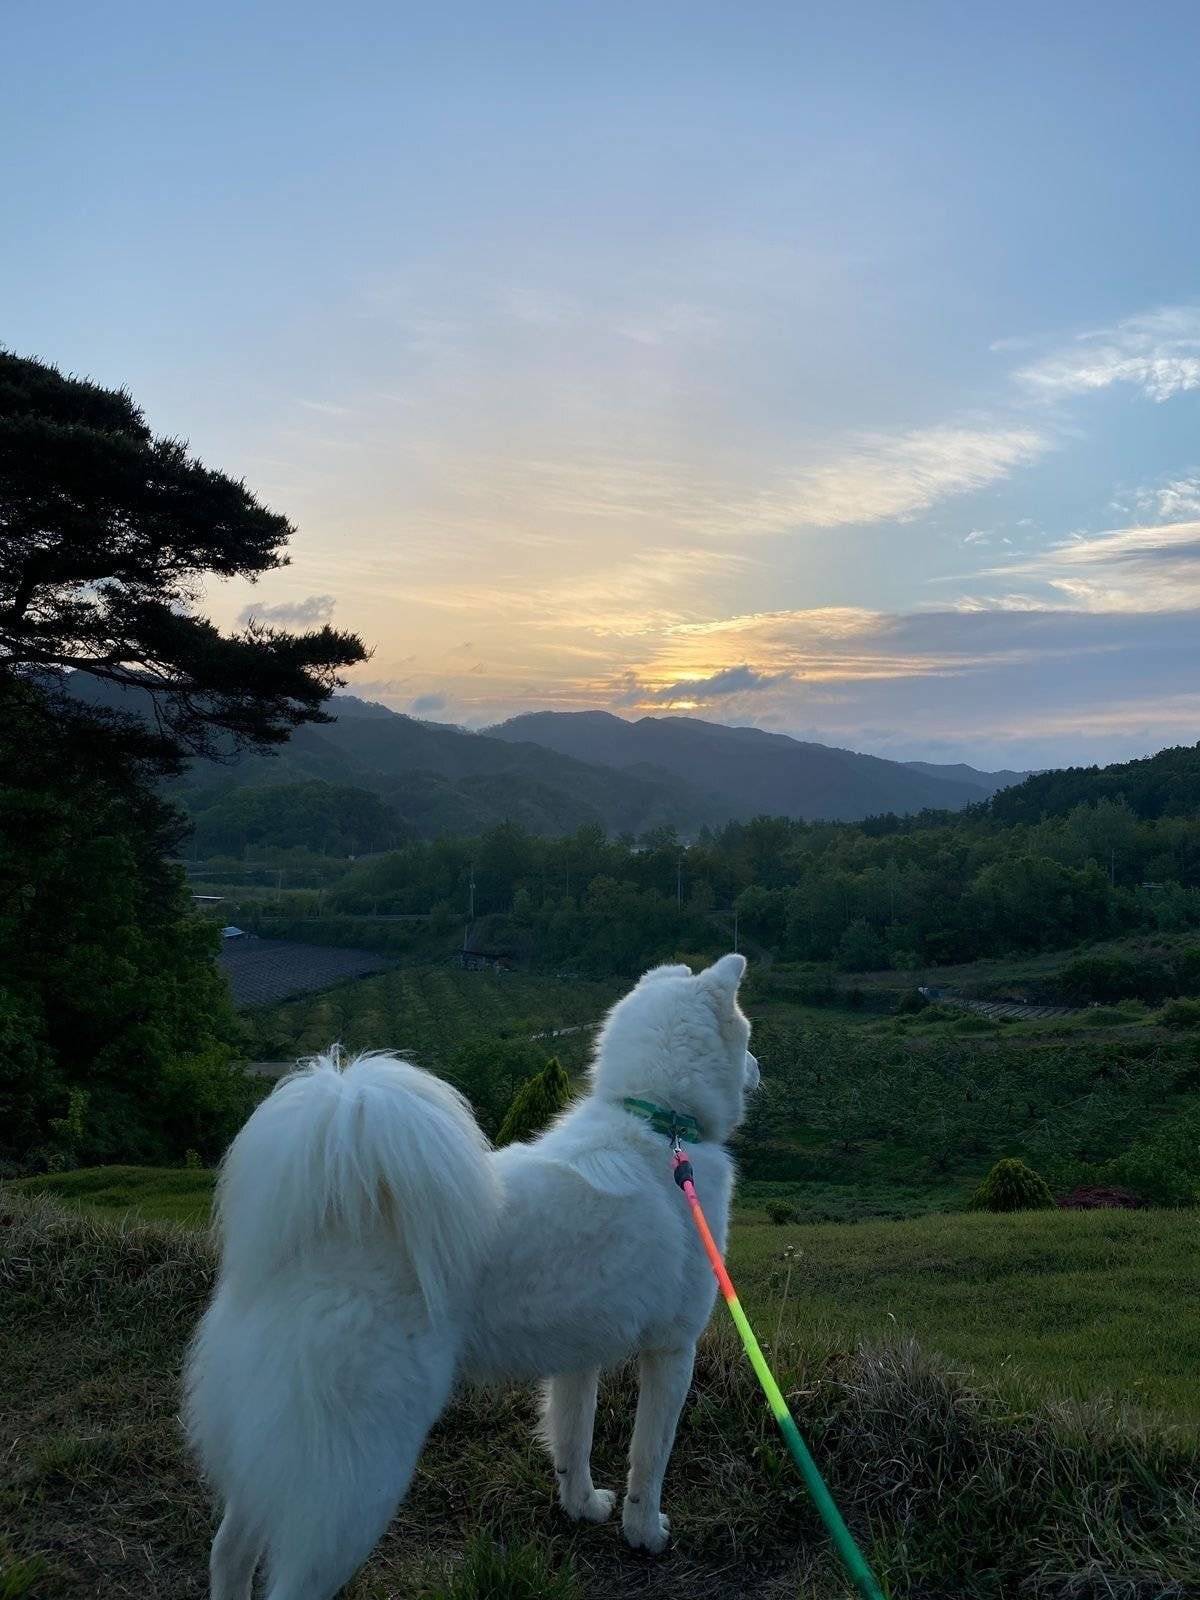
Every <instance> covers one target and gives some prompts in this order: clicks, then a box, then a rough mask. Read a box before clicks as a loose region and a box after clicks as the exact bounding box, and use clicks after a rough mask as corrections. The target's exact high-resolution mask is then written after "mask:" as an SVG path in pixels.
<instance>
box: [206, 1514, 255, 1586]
mask: <svg viewBox="0 0 1200 1600" xmlns="http://www.w3.org/2000/svg"><path fill="white" fill-rule="evenodd" d="M262 1549H263V1541H262V1539H261V1538H260V1537H259V1535H258V1533H257V1532H256V1531H255V1529H254V1528H253V1527H252V1526H251V1524H250V1523H249V1522H248V1521H247V1520H246V1518H245V1517H244V1516H243V1515H242V1513H241V1512H240V1511H239V1510H238V1508H237V1506H236V1505H233V1504H232V1503H231V1504H229V1505H227V1506H226V1507H225V1515H224V1516H223V1517H222V1518H221V1526H220V1527H219V1528H218V1529H217V1536H216V1538H215V1539H214V1540H213V1546H212V1554H211V1556H210V1557H209V1563H208V1571H209V1582H210V1588H209V1595H210V1596H211V1600H250V1589H251V1585H252V1584H253V1582H254V1569H255V1567H257V1565H258V1559H259V1557H260V1556H261V1555H262Z"/></svg>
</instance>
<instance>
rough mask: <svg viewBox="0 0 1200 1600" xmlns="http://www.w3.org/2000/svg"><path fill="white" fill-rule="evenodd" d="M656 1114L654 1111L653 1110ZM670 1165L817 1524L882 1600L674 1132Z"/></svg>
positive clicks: (860, 1581)
mask: <svg viewBox="0 0 1200 1600" xmlns="http://www.w3.org/2000/svg"><path fill="white" fill-rule="evenodd" d="M655 1109H658V1108H657V1107H656V1108H655ZM671 1152H672V1153H671V1166H672V1168H673V1169H674V1172H675V1182H676V1183H677V1184H678V1185H679V1187H680V1188H681V1189H682V1190H683V1193H684V1195H685V1197H686V1199H687V1203H688V1205H689V1206H690V1207H691V1212H692V1221H693V1222H694V1223H695V1224H696V1231H697V1232H698V1233H699V1235H700V1241H701V1243H702V1244H703V1246H704V1251H705V1254H706V1255H707V1256H708V1264H709V1266H710V1267H711V1268H712V1269H713V1275H714V1276H715V1278H716V1280H717V1283H718V1284H719V1285H720V1289H721V1293H722V1295H723V1296H724V1298H725V1304H726V1305H727V1306H728V1307H729V1315H730V1316H731V1317H732V1318H733V1322H734V1326H735V1327H736V1328H737V1331H738V1332H739V1333H740V1334H741V1336H742V1343H743V1344H744V1345H745V1347H746V1354H747V1355H748V1356H749V1357H750V1365H751V1366H752V1367H753V1368H754V1374H755V1376H756V1377H757V1379H758V1381H759V1383H760V1384H762V1388H763V1393H764V1394H765V1395H766V1397H767V1403H768V1405H769V1406H770V1407H771V1412H772V1415H773V1416H774V1418H775V1421H776V1422H777V1423H778V1424H779V1431H780V1433H782V1434H783V1438H784V1443H785V1444H786V1445H787V1447H788V1450H789V1451H790V1453H791V1457H792V1460H793V1461H794V1462H795V1463H796V1465H797V1466H798V1467H799V1469H800V1476H801V1477H802V1478H803V1479H804V1483H805V1486H806V1488H807V1489H808V1492H809V1494H810V1495H811V1496H812V1501H813V1504H814V1505H815V1506H816V1508H817V1510H818V1511H819V1512H820V1514H821V1520H822V1522H823V1523H824V1524H825V1526H826V1528H827V1529H828V1530H829V1536H830V1538H831V1539H832V1540H833V1543H834V1547H835V1548H836V1550H837V1553H838V1555H839V1556H840V1557H841V1559H842V1565H843V1566H844V1567H845V1569H846V1572H847V1574H848V1575H849V1577H850V1581H851V1583H853V1585H854V1587H855V1589H857V1591H858V1593H859V1594H860V1595H861V1596H862V1600H884V1594H883V1590H882V1589H881V1588H880V1587H879V1580H878V1579H877V1578H876V1576H875V1574H874V1573H873V1572H872V1571H871V1568H870V1567H869V1566H868V1565H867V1559H866V1557H865V1556H864V1555H863V1553H862V1551H861V1550H860V1549H859V1548H858V1545H857V1544H856V1543H855V1541H854V1535H853V1534H852V1533H851V1532H850V1529H849V1528H848V1527H847V1526H846V1524H845V1521H844V1520H843V1518H842V1514H841V1512H840V1511H839V1510H838V1508H837V1502H836V1501H835V1500H834V1498H833V1496H832V1495H831V1494H830V1492H829V1486H828V1485H827V1484H826V1482H825V1480H824V1478H823V1477H822V1476H821V1473H820V1470H819V1469H818V1467H817V1464H816V1462H815V1461H814V1460H813V1458H812V1456H811V1454H810V1453H809V1449H808V1446H807V1445H806V1444H805V1442H804V1438H803V1436H802V1435H801V1432H800V1429H799V1428H798V1427H797V1426H796V1419H795V1418H794V1417H793V1416H792V1413H791V1412H790V1411H789V1409H788V1403H787V1401H786V1400H785V1399H784V1397H783V1391H782V1390H781V1389H780V1387H779V1385H778V1384H777V1383H776V1381H775V1374H774V1373H773V1372H772V1371H771V1369H770V1367H769V1366H768V1365H767V1358H766V1356H764V1355H763V1353H762V1348H761V1346H760V1345H759V1342H758V1340H757V1339H756V1338H755V1337H754V1329H753V1328H752V1327H751V1326H750V1323H749V1321H748V1320H747V1317H746V1313H745V1312H744V1311H743V1310H742V1304H741V1301H740V1300H739V1299H738V1296H737V1290H736V1289H735V1288H734V1286H733V1279H732V1278H731V1277H730V1276H729V1272H728V1270H727V1269H726V1266H725V1261H724V1258H723V1257H722V1255H721V1252H720V1250H718V1249H717V1241H716V1240H715V1239H714V1238H713V1236H712V1233H711V1231H710V1229H709V1226H708V1221H707V1219H706V1218H705V1215H704V1212H703V1211H702V1210H701V1209H700V1201H699V1199H698V1198H697V1195H696V1185H695V1182H694V1181H693V1178H692V1163H691V1162H690V1161H689V1160H688V1158H687V1154H686V1152H685V1151H684V1148H683V1146H682V1144H681V1143H680V1142H679V1135H678V1133H676V1134H673V1135H672V1137H671Z"/></svg>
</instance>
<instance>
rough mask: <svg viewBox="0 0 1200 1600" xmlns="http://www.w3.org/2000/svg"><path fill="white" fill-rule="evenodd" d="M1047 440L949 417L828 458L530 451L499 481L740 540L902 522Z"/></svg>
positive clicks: (1041, 449) (608, 515) (838, 445)
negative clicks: (720, 464) (673, 457)
mask: <svg viewBox="0 0 1200 1600" xmlns="http://www.w3.org/2000/svg"><path fill="white" fill-rule="evenodd" d="M1050 448H1051V439H1050V437H1049V435H1048V434H1046V433H1045V432H1044V431H1042V430H1040V429H1038V428H1035V427H1033V426H1032V425H1028V426H1026V425H1021V426H1016V427H1001V426H996V427H985V426H979V427H960V426H954V425H946V426H940V427H932V428H923V429H911V430H909V431H907V432H903V433H897V434H885V433H867V434H858V435H854V436H852V437H850V438H846V439H843V440H841V441H838V442H835V443H833V444H832V445H831V446H830V447H829V449H828V451H827V453H826V455H825V458H824V459H823V460H822V459H818V460H813V461H809V462H806V463H800V464H797V465H795V466H784V465H780V464H774V465H771V466H769V467H762V466H760V465H755V466H751V465H750V464H749V463H747V464H746V465H745V466H741V467H739V466H738V465H737V464H736V463H731V464H729V465H728V466H727V467H726V468H725V470H724V471H723V472H720V473H717V472H714V471H713V469H712V468H711V467H707V466H705V467H701V466H695V465H692V464H690V463H683V462H670V461H661V460H660V461H650V460H642V461H637V460H632V459H630V458H629V456H628V455H623V456H595V457H591V458H576V459H573V460H564V459H560V460H540V461H538V460H534V461H528V460H526V461H521V462H517V463H508V464H506V465H505V467H504V470H503V475H502V482H501V485H500V488H501V493H502V494H503V495H505V497H506V498H511V499H512V500H514V501H516V500H517V499H520V500H521V501H523V502H524V503H526V504H528V503H529V502H530V501H531V500H532V501H533V502H534V503H535V505H536V507H537V510H538V511H539V512H540V513H541V514H543V515H544V514H551V515H554V516H558V517H564V518H566V517H569V518H589V519H591V518H599V519H603V520H606V521H623V522H631V521H639V520H640V521H649V522H654V523H656V524H657V525H658V526H659V527H662V526H664V525H666V526H672V525H673V526H674V527H675V528H676V529H681V530H685V531H687V532H690V533H692V534H706V535H709V536H714V537H715V536H720V537H731V538H732V537H737V536H739V535H769V534H780V533H786V532H788V531H789V530H792V529H799V528H836V527H845V526H849V525H852V524H869V523H878V522H886V521H905V520H907V519H909V518H912V517H914V516H916V515H918V514H919V513H920V512H923V511H928V510H929V509H930V508H931V507H933V506H935V505H937V504H939V503H940V502H942V501H943V500H946V499H949V498H951V497H953V496H955V495H962V494H969V493H971V492H972V491H975V490H978V489H983V488H986V487H987V486H988V485H989V484H993V483H997V482H999V481H1000V480H1001V479H1003V478H1005V477H1007V476H1008V475H1009V474H1010V473H1012V472H1013V471H1015V470H1016V469H1017V468H1018V467H1021V466H1024V465H1026V464H1028V463H1030V462H1032V461H1035V460H1037V458H1038V457H1039V456H1041V455H1042V454H1044V453H1045V452H1046V451H1047V450H1049V449H1050ZM505 483H507V490H506V489H505Z"/></svg>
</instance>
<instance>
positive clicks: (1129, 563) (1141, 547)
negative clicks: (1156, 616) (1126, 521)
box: [983, 520, 1200, 613]
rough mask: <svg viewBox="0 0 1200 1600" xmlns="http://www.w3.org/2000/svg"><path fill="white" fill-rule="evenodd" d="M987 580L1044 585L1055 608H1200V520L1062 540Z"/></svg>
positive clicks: (998, 570)
mask: <svg viewBox="0 0 1200 1600" xmlns="http://www.w3.org/2000/svg"><path fill="white" fill-rule="evenodd" d="M983 575H984V576H987V577H1000V578H1003V579H1004V580H1005V582H1009V581H1011V579H1012V578H1013V577H1016V576H1020V577H1023V578H1027V579H1034V580H1035V581H1038V582H1041V583H1044V584H1045V585H1046V586H1047V588H1048V589H1049V590H1050V591H1051V593H1052V594H1053V595H1054V596H1056V597H1057V598H1056V600H1055V601H1054V602H1052V603H1055V604H1058V605H1060V606H1061V605H1063V604H1066V605H1071V606H1077V607H1079V608H1080V609H1082V610H1087V611H1119V612H1143V613H1157V612H1178V611H1185V610H1190V609H1191V608H1192V607H1194V606H1197V605H1200V520H1191V521H1187V522H1173V523H1165V524H1159V525H1156V526H1153V527H1132V528H1115V529H1111V530H1109V531H1107V532H1105V533H1099V534H1094V535H1090V536H1087V537H1079V538H1073V539H1065V540H1061V541H1060V542H1058V543H1057V544H1053V545H1051V546H1050V547H1049V548H1048V549H1046V550H1043V551H1041V552H1039V553H1038V554H1036V555H1034V556H1029V557H1025V558H1022V559H1021V560H1018V561H1013V562H1010V563H1006V564H1004V565H1003V566H996V567H991V568H989V569H988V570H987V572H986V573H985V574H983Z"/></svg>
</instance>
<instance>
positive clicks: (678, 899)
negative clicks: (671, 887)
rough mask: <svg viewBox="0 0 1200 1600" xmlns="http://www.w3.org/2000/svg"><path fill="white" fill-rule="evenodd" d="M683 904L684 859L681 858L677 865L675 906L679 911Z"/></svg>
mask: <svg viewBox="0 0 1200 1600" xmlns="http://www.w3.org/2000/svg"><path fill="white" fill-rule="evenodd" d="M682 904H683V857H682V856H680V857H679V859H678V860H677V861H676V863H675V906H676V909H678V908H679V907H680V906H681V905H682Z"/></svg>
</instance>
